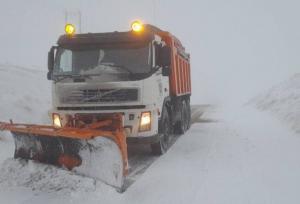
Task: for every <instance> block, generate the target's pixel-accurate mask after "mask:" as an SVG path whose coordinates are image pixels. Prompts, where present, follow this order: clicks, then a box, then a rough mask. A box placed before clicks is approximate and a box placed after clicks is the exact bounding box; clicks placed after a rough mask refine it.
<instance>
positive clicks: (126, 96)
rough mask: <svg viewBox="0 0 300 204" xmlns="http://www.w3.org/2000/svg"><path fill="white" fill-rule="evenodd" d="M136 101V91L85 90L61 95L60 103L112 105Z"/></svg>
mask: <svg viewBox="0 0 300 204" xmlns="http://www.w3.org/2000/svg"><path fill="white" fill-rule="evenodd" d="M137 100H138V89H85V90H74V91H70V92H68V93H63V94H62V95H61V96H60V102H61V103H68V104H83V103H113V102H133V101H137Z"/></svg>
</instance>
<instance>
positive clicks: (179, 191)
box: [0, 66, 300, 204]
mask: <svg viewBox="0 0 300 204" xmlns="http://www.w3.org/2000/svg"><path fill="white" fill-rule="evenodd" d="M1 69H3V71H1ZM0 73H1V74H0V81H1V86H0V87H1V89H0V96H1V99H0V103H1V104H4V105H5V106H6V108H3V107H2V106H1V110H0V120H7V119H9V118H16V120H18V121H19V120H20V121H22V120H26V119H27V121H28V122H36V120H37V119H38V118H35V119H32V121H31V118H32V117H33V116H36V117H38V115H40V117H42V119H43V120H44V122H46V121H47V119H46V118H47V113H46V110H45V109H47V108H46V107H47V106H48V105H49V104H50V102H49V101H50V88H49V84H48V82H47V81H46V79H45V73H42V72H37V71H36V72H32V71H31V70H26V71H24V70H23V69H18V68H14V69H11V70H10V71H7V70H6V68H5V67H1V66H0ZM3 73H5V74H4V75H3ZM13 73H14V74H13ZM14 75H16V77H15V76H14ZM22 83H24V84H22ZM3 84H4V85H3ZM20 84H21V85H20ZM9 86H11V88H10V89H7V88H6V87H9ZM16 86H20V87H16ZM3 87H5V89H4V88H3ZM293 88H294V86H292V87H290V89H293ZM29 89H33V92H34V93H35V94H34V95H32V91H30V90H29ZM9 90H14V92H13V94H9ZM287 91H288V90H287ZM7 92H8V93H7ZM39 93H40V94H41V95H42V96H43V97H44V98H43V99H41V97H39V96H40V95H39ZM48 93H49V95H48ZM284 93H285V92H284ZM298 94H299V92H298ZM3 95H5V96H6V98H5V99H2V98H3V97H2V96H3ZM25 96H27V98H28V97H33V98H31V99H30V100H24V97H25ZM297 97H299V95H297V94H296V97H294V98H297ZM38 98H39V102H36V101H35V100H37V99H38ZM44 99H45V100H44ZM3 101H4V102H3ZM26 107H28V108H29V109H28V108H26ZM29 110H30V111H29ZM203 110H204V111H205V112H204V114H202V112H203ZM286 110H289V109H288V108H287V109H286ZM296 110H299V109H297V108H296ZM2 112H3V113H4V114H3V115H2ZM20 113H21V115H23V114H24V113H27V114H28V115H30V116H28V117H25V116H20ZM298 116H299V115H298ZM198 117H200V119H199V118H198ZM193 118H194V121H196V122H197V123H195V124H193V126H192V128H191V129H190V130H189V131H188V132H187V133H186V134H185V135H184V136H181V137H180V138H179V139H178V140H177V142H176V143H175V144H174V145H173V146H172V147H171V149H170V150H169V151H168V152H167V153H166V154H165V155H163V156H161V157H159V158H158V159H156V160H155V161H154V162H152V160H151V166H150V167H149V168H148V169H147V170H146V171H145V172H144V173H143V174H142V175H141V176H139V178H138V179H137V180H136V181H135V182H134V183H132V185H130V186H129V188H128V189H127V190H126V192H124V193H123V194H120V193H117V192H116V191H115V190H114V189H112V188H111V187H109V186H106V185H104V184H102V183H100V182H97V181H94V180H93V179H91V178H85V177H81V176H77V175H74V174H72V173H71V172H66V171H64V170H61V169H58V168H55V167H52V166H47V165H42V164H36V163H34V162H29V163H28V164H27V163H24V162H23V161H15V160H12V159H11V157H12V153H13V149H14V147H13V141H12V140H11V138H10V136H9V134H5V136H4V137H3V134H2V133H1V134H0V135H2V138H3V139H2V140H0V162H1V163H2V165H1V169H0V203H16V204H19V203H22V204H27V203H28V204H29V203H31V204H32V203H33V204H35V203H44V204H47V203H64V204H68V203H162V204H164V203H175V204H176V203H222V204H223V203H230V204H232V203H280V204H281V203H289V204H290V203H299V202H300V194H299V190H298V189H299V188H300V173H299V172H300V157H299V155H300V148H299V147H300V136H299V134H298V133H296V132H295V131H292V129H290V128H289V127H288V126H286V125H283V124H282V121H281V119H277V118H276V117H273V116H272V115H269V114H268V113H267V112H260V111H258V110H256V109H254V108H253V107H249V106H247V107H245V106H241V107H233V108H228V107H224V108H212V107H209V106H208V107H203V106H194V107H193ZM298 119H299V118H298Z"/></svg>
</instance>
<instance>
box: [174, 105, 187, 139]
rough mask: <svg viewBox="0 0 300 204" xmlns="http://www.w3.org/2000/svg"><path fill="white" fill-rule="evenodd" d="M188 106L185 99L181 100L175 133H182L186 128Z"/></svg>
mask: <svg viewBox="0 0 300 204" xmlns="http://www.w3.org/2000/svg"><path fill="white" fill-rule="evenodd" d="M188 123H189V121H188V107H187V104H186V101H185V100H182V102H181V110H180V121H178V122H177V123H176V124H175V133H176V134H180V135H181V134H184V133H185V132H186V131H187V130H188Z"/></svg>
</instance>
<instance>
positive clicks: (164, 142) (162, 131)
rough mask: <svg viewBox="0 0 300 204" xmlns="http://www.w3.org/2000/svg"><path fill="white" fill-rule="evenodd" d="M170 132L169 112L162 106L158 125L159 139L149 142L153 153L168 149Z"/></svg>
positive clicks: (160, 152)
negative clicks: (152, 142)
mask: <svg viewBox="0 0 300 204" xmlns="http://www.w3.org/2000/svg"><path fill="white" fill-rule="evenodd" d="M170 132H171V123H170V118H169V113H168V111H167V108H164V109H163V111H162V117H161V120H160V122H159V127H158V136H159V141H158V142H157V143H154V144H151V150H152V153H153V154H156V155H162V154H164V153H165V152H166V151H167V150H168V148H169V145H170Z"/></svg>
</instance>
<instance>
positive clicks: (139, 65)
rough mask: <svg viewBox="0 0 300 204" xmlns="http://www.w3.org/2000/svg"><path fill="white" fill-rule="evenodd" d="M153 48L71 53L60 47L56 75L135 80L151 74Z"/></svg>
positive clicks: (69, 50) (143, 47) (55, 67)
mask: <svg viewBox="0 0 300 204" xmlns="http://www.w3.org/2000/svg"><path fill="white" fill-rule="evenodd" d="M150 53H151V51H150V46H147V45H146V46H145V45H144V46H142V47H134V48H128V47H125V48H122V47H118V48H97V49H80V50H76V49H74V50H71V49H64V48H59V49H58V51H57V55H56V61H55V66H54V73H53V74H54V76H61V75H74V76H75V75H76V76H97V77H102V78H104V79H105V80H106V81H120V80H131V78H134V76H141V75H146V74H148V73H150V71H151V54H150Z"/></svg>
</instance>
